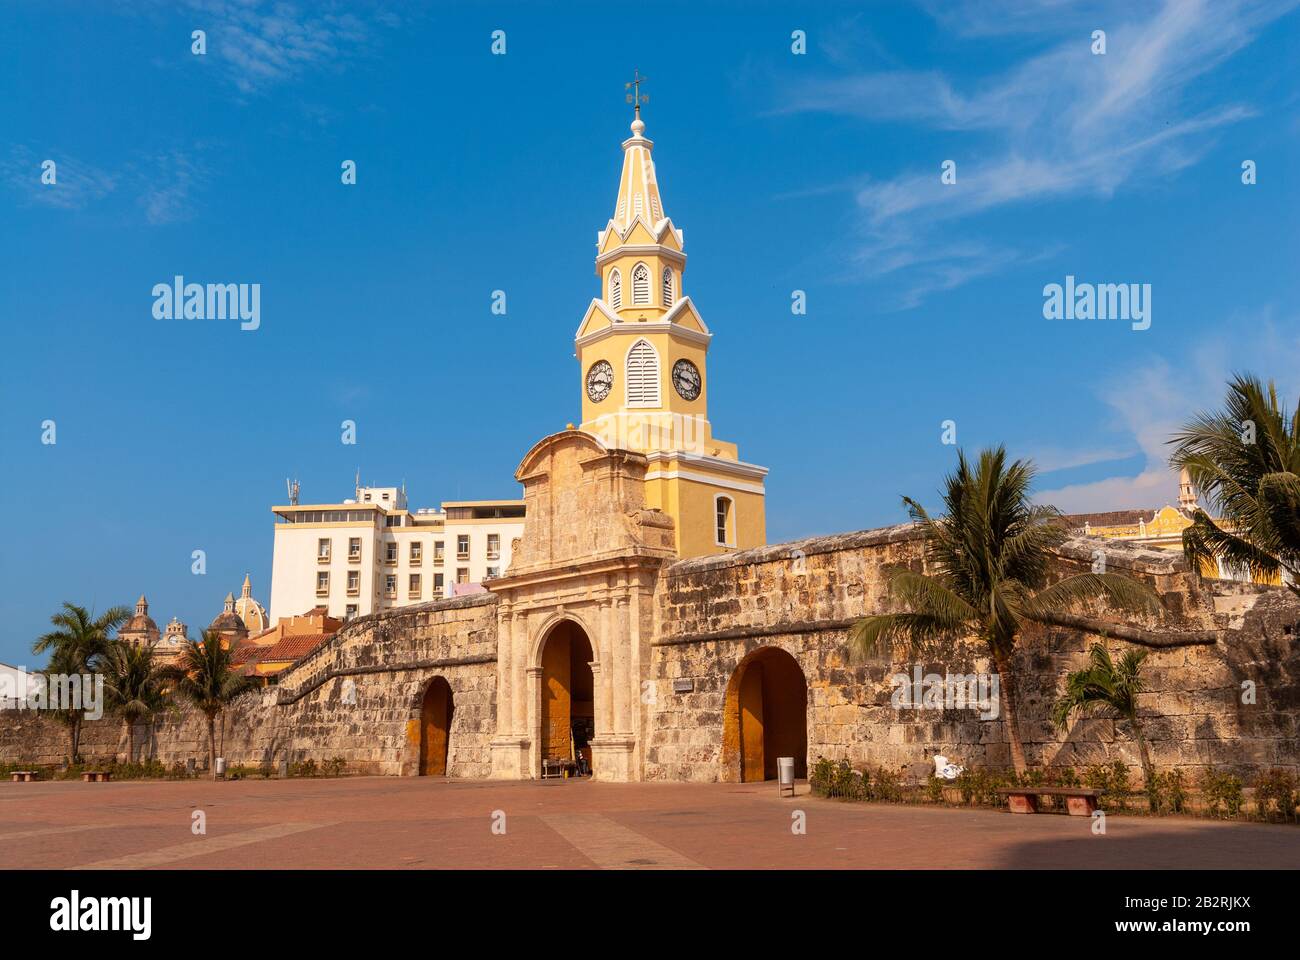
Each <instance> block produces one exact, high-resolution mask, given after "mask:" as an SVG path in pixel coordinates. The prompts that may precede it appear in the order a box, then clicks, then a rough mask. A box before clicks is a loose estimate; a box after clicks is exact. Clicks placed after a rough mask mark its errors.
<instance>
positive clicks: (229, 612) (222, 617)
mask: <svg viewBox="0 0 1300 960" xmlns="http://www.w3.org/2000/svg"><path fill="white" fill-rule="evenodd" d="M208 629H209V630H211V631H213V632H214V633H225V634H239V635H247V634H248V628H247V627H246V626H244V621H243V620H241V619H239V614H237V613H235V595H234V594H233V593H228V594H226V606H225V609H224V610H222V611H221V612H220V613H219V614H217V616H216V617H215V618H214V619H213V621H212V622H211V623H210V624H208Z"/></svg>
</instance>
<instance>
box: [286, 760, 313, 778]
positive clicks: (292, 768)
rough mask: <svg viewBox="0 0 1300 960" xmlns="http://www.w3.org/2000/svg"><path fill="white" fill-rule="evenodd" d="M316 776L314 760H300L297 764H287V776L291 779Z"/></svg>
mask: <svg viewBox="0 0 1300 960" xmlns="http://www.w3.org/2000/svg"><path fill="white" fill-rule="evenodd" d="M317 775H318V772H317V770H316V761H315V760H302V761H299V762H298V763H291V764H289V776H291V777H314V776H317Z"/></svg>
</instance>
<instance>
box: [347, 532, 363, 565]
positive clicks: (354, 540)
mask: <svg viewBox="0 0 1300 960" xmlns="http://www.w3.org/2000/svg"><path fill="white" fill-rule="evenodd" d="M348 561H349V562H350V563H360V562H361V538H360V537H349V538H348Z"/></svg>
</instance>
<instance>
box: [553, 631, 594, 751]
mask: <svg viewBox="0 0 1300 960" xmlns="http://www.w3.org/2000/svg"><path fill="white" fill-rule="evenodd" d="M592 659H593V658H592V655H591V641H590V640H589V639H588V638H587V634H586V631H584V630H583V629H582V627H580V626H579V625H578V624H576V623H574V622H573V621H572V620H563V621H561V622H560V623H558V624H556V625H555V627H554V628H553V629H552V630H551V632H550V634H549V635H548V636H547V637H546V640H545V642H544V643H543V645H542V656H541V664H542V703H541V721H542V723H541V739H540V741H539V743H540V747H541V749H540V754H541V756H540V759H541V760H542V761H546V760H558V761H559V762H560V763H561V764H566V765H567V764H573V768H574V769H575V770H577V769H584V770H587V771H590V770H591V747H590V743H591V739H592V737H593V736H594V735H595V730H596V696H595V683H594V682H593V678H592V673H591V661H592Z"/></svg>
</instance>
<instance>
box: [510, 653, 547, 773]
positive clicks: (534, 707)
mask: <svg viewBox="0 0 1300 960" xmlns="http://www.w3.org/2000/svg"><path fill="white" fill-rule="evenodd" d="M526 672H527V674H528V682H527V683H526V684H525V689H526V690H527V696H526V698H525V699H526V700H527V701H528V702H527V708H528V719H527V720H526V723H527V724H528V725H527V727H526V728H525V733H524V737H523V739H522V743H523V745H524V753H525V755H526V756H527V758H528V760H527V767H526V769H525V770H524V774H523V778H524V779H525V780H530V779H532V778H533V777H535V776H537V775H538V771H540V770H541V767H542V760H541V749H542V744H541V737H540V735H539V733H540V724H541V722H542V718H541V717H540V716H539V715H538V712H537V711H538V706H539V704H540V703H541V694H542V668H541V666H540V665H538V666H531V667H529V668H528V670H527V671H526ZM516 712H517V710H516Z"/></svg>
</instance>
